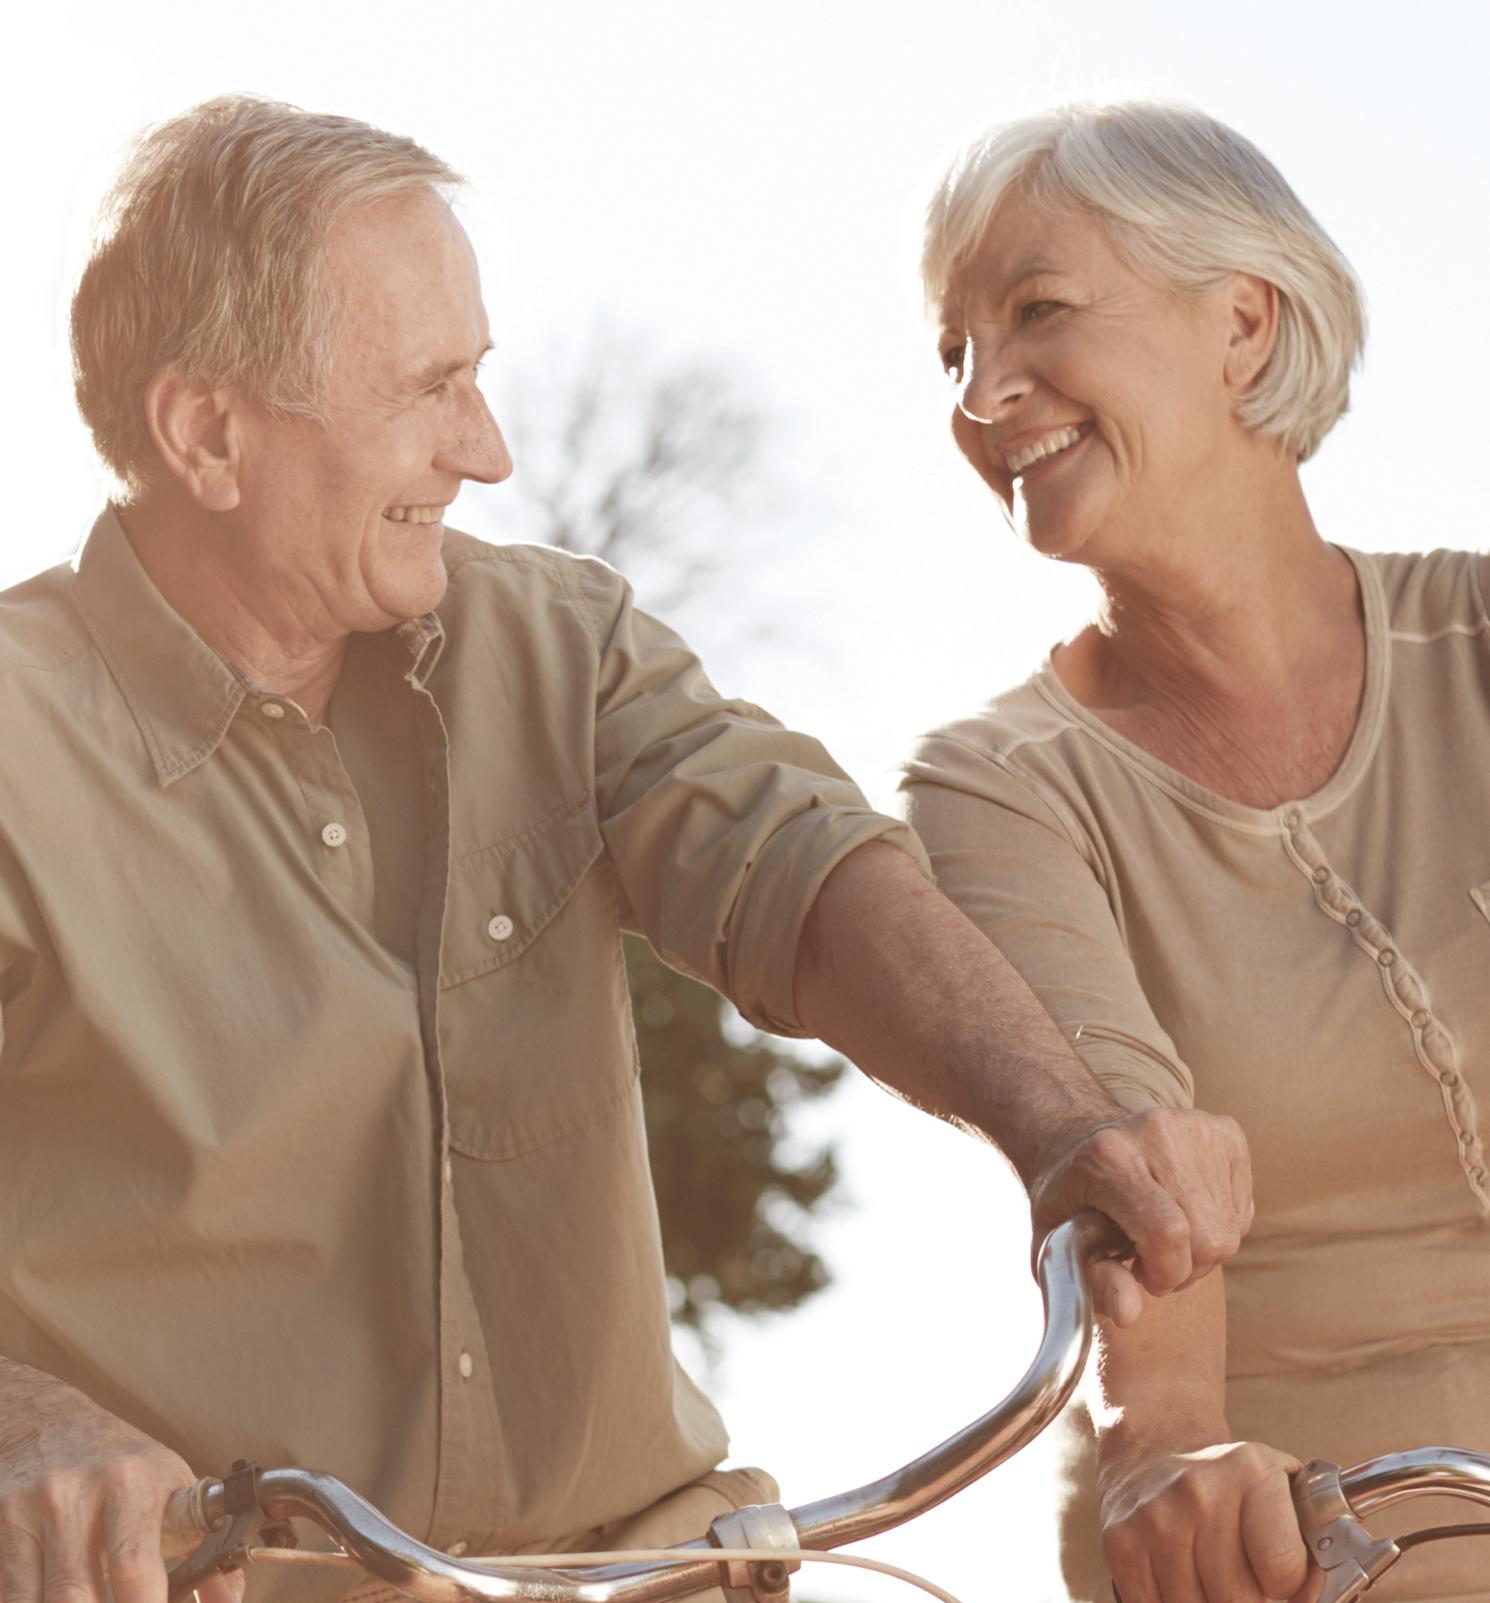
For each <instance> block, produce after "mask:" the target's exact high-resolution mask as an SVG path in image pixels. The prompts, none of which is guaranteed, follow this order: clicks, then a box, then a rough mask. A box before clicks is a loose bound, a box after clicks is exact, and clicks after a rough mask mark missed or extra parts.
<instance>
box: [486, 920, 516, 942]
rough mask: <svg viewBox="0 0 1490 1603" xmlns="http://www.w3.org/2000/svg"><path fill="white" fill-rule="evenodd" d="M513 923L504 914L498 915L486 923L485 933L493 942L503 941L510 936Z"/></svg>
mask: <svg viewBox="0 0 1490 1603" xmlns="http://www.w3.org/2000/svg"><path fill="white" fill-rule="evenodd" d="M512 930H513V923H512V920H511V919H510V918H508V916H507V915H506V914H505V913H498V914H497V915H496V917H494V918H492V919H489V920H488V921H487V926H486V933H487V934H488V935H490V936H491V938H492V939H493V940H494V941H505V940H507V939H508V937H509V936H510V935H511V934H512Z"/></svg>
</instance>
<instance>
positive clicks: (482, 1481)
mask: <svg viewBox="0 0 1490 1603" xmlns="http://www.w3.org/2000/svg"><path fill="white" fill-rule="evenodd" d="M410 684H411V686H412V687H413V689H414V692H415V694H416V695H417V697H418V699H419V702H420V708H419V716H418V724H419V727H420V729H421V730H422V731H423V732H424V733H423V734H422V736H421V752H420V760H421V762H422V763H423V764H424V767H425V772H426V773H427V775H428V787H429V796H428V801H429V810H428V815H427V816H428V829H427V833H426V838H425V862H424V894H423V897H422V899H421V903H420V913H419V932H418V943H417V968H418V984H419V1022H420V1032H421V1036H422V1038H423V1042H424V1059H425V1065H426V1071H427V1074H428V1077H429V1089H430V1096H431V1099H432V1102H433V1104H434V1128H435V1131H436V1135H437V1143H438V1145H437V1150H436V1151H435V1152H433V1153H432V1154H431V1159H432V1161H433V1163H434V1164H436V1165H437V1168H436V1174H437V1176H438V1178H439V1181H440V1182H443V1183H439V1184H437V1186H436V1191H437V1194H438V1199H439V1200H438V1230H439V1241H438V1244H437V1246H438V1262H439V1271H438V1272H439V1285H438V1308H439V1321H440V1328H439V1354H440V1420H439V1462H438V1465H437V1467H436V1472H435V1496H434V1505H433V1508H432V1510H431V1513H430V1525H429V1531H428V1533H427V1540H428V1541H430V1542H431V1543H433V1544H434V1545H435V1546H437V1547H444V1548H446V1549H448V1548H449V1547H450V1546H451V1545H452V1544H454V1543H456V1542H472V1541H474V1542H475V1543H476V1544H477V1547H478V1551H479V1550H480V1549H481V1548H484V1547H491V1546H492V1545H494V1544H495V1543H496V1541H497V1539H498V1533H499V1532H500V1530H501V1528H502V1525H503V1522H504V1506H503V1494H504V1492H505V1486H504V1483H503V1477H502V1474H501V1470H502V1464H501V1458H500V1442H501V1439H502V1434H501V1422H500V1419H499V1416H498V1413H497V1402H496V1393H495V1392H494V1390H493V1389H492V1385H491V1364H490V1361H489V1360H488V1357H487V1353H486V1340H485V1335H484V1333H483V1331H482V1328H481V1321H480V1315H479V1314H478V1313H477V1311H476V1302H475V1298H474V1297H473V1295H472V1293H471V1286H470V1281H469V1279H468V1277H467V1275H466V1270H465V1261H464V1255H463V1252H462V1248H461V1234H460V1220H459V1217H458V1215H457V1214H456V1210H455V1191H454V1187H453V1186H452V1185H451V1183H450V1181H451V1178H452V1176H451V1170H450V1160H449V1157H448V1152H449V1145H450V1115H449V1107H448V1103H447V1099H446V1095H445V1075H444V1069H443V1067H442V1063H441V1057H440V1041H439V976H440V951H441V945H442V942H443V932H444V924H445V903H446V900H447V895H448V889H449V879H450V767H449V753H448V744H447V735H446V731H445V721H444V718H443V717H442V716H441V713H440V709H439V706H438V704H437V703H436V702H435V699H434V697H433V696H432V695H431V694H430V693H429V691H428V690H427V689H425V688H424V685H423V683H422V680H421V678H420V676H419V674H418V671H417V669H416V670H415V672H414V673H412V674H411V675H410Z"/></svg>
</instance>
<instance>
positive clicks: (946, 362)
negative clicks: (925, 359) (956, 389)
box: [942, 344, 967, 384]
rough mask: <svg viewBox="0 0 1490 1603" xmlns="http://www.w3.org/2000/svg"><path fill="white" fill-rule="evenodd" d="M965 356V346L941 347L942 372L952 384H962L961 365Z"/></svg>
mask: <svg viewBox="0 0 1490 1603" xmlns="http://www.w3.org/2000/svg"><path fill="white" fill-rule="evenodd" d="M966 356H967V346H966V345H965V344H962V345H944V346H943V347H942V371H943V372H944V373H945V374H946V375H947V377H948V378H949V379H951V380H952V382H953V383H954V384H961V383H962V364H963V361H964V359H965V358H966Z"/></svg>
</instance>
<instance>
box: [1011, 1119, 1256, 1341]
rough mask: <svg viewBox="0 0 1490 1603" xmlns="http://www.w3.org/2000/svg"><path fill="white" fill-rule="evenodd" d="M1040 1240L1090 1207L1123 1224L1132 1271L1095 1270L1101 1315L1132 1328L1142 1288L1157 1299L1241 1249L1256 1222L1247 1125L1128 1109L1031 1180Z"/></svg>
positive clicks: (1112, 1266) (1107, 1266)
mask: <svg viewBox="0 0 1490 1603" xmlns="http://www.w3.org/2000/svg"><path fill="white" fill-rule="evenodd" d="M1030 1206H1031V1212H1032V1215H1033V1219H1034V1227H1035V1239H1036V1241H1042V1240H1043V1239H1044V1238H1045V1236H1046V1234H1047V1233H1048V1232H1049V1231H1051V1230H1053V1229H1054V1228H1055V1226H1056V1225H1058V1224H1060V1222H1061V1221H1062V1220H1063V1219H1069V1218H1070V1217H1071V1215H1072V1214H1074V1213H1079V1212H1081V1210H1082V1209H1083V1208H1097V1209H1100V1211H1101V1212H1103V1213H1105V1214H1107V1215H1108V1216H1109V1217H1110V1218H1112V1219H1114V1220H1116V1222H1117V1224H1118V1225H1119V1227H1120V1228H1121V1229H1122V1231H1123V1233H1124V1234H1125V1235H1126V1236H1127V1237H1128V1239H1129V1240H1130V1241H1131V1242H1132V1243H1133V1246H1134V1251H1135V1259H1134V1263H1133V1267H1132V1268H1131V1270H1130V1269H1129V1268H1127V1267H1125V1266H1124V1265H1123V1264H1121V1263H1119V1262H1117V1261H1115V1260H1114V1261H1111V1262H1107V1263H1103V1264H1099V1265H1097V1266H1096V1267H1095V1268H1094V1269H1093V1271H1092V1277H1091V1279H1092V1294H1093V1297H1094V1299H1095V1300H1096V1304H1097V1310H1098V1312H1099V1313H1103V1314H1105V1315H1107V1317H1108V1318H1109V1319H1111V1320H1112V1321H1113V1322H1114V1323H1115V1324H1118V1325H1122V1326H1127V1325H1131V1324H1132V1323H1133V1322H1134V1321H1135V1320H1136V1319H1137V1318H1138V1316H1139V1314H1140V1313H1141V1312H1142V1311H1143V1298H1142V1296H1141V1295H1140V1292H1139V1287H1140V1286H1142V1287H1143V1289H1144V1290H1145V1291H1148V1292H1150V1293H1151V1294H1153V1295H1155V1296H1159V1295H1162V1294H1163V1293H1164V1292H1168V1291H1178V1290H1179V1289H1180V1288H1181V1287H1183V1286H1188V1285H1190V1284H1191V1282H1192V1281H1195V1280H1198V1279H1199V1278H1200V1277H1201V1276H1202V1275H1204V1274H1207V1273H1208V1272H1209V1271H1210V1270H1212V1269H1214V1268H1215V1267H1216V1266H1217V1265H1218V1264H1221V1263H1224V1262H1225V1261H1226V1259H1228V1258H1229V1257H1231V1255H1232V1254H1233V1253H1234V1252H1235V1251H1236V1250H1237V1247H1238V1246H1239V1245H1240V1244H1241V1239H1242V1237H1243V1236H1244V1235H1245V1234H1246V1233H1247V1229H1248V1227H1249V1226H1250V1225H1251V1223H1252V1165H1251V1161H1250V1159H1249V1158H1248V1156H1247V1142H1246V1139H1245V1137H1244V1136H1243V1135H1242V1131H1241V1127H1240V1126H1239V1125H1238V1124H1237V1123H1236V1121H1235V1120H1234V1119H1229V1118H1226V1117H1225V1116H1224V1115H1217V1114H1210V1113H1197V1112H1191V1111H1186V1110H1176V1109H1172V1108H1155V1109H1153V1110H1152V1111H1151V1112H1148V1113H1135V1114H1130V1115H1129V1116H1128V1117H1127V1118H1121V1119H1118V1120H1116V1121H1115V1122H1113V1123H1111V1124H1104V1125H1102V1126H1100V1127H1099V1128H1097V1129H1096V1130H1093V1131H1090V1132H1089V1133H1087V1134H1085V1135H1083V1136H1080V1137H1078V1138H1077V1139H1076V1140H1074V1141H1072V1142H1071V1143H1070V1144H1068V1145H1067V1146H1066V1147H1065V1149H1064V1150H1063V1151H1058V1152H1057V1153H1056V1155H1055V1156H1054V1157H1053V1158H1052V1159H1051V1161H1050V1162H1049V1163H1048V1165H1046V1166H1045V1167H1043V1168H1042V1169H1041V1170H1040V1172H1039V1173H1038V1174H1037V1175H1036V1176H1034V1177H1033V1178H1032V1181H1031V1184H1030Z"/></svg>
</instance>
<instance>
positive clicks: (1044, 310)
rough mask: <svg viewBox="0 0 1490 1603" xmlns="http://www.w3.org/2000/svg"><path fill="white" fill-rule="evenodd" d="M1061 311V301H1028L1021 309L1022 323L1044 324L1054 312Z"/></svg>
mask: <svg viewBox="0 0 1490 1603" xmlns="http://www.w3.org/2000/svg"><path fill="white" fill-rule="evenodd" d="M1060 309H1061V303H1060V302H1059V301H1028V302H1026V304H1025V305H1023V306H1021V307H1020V308H1019V321H1020V322H1021V323H1043V322H1044V321H1045V319H1046V318H1047V317H1049V316H1050V314H1051V313H1052V312H1058V311H1060Z"/></svg>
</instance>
